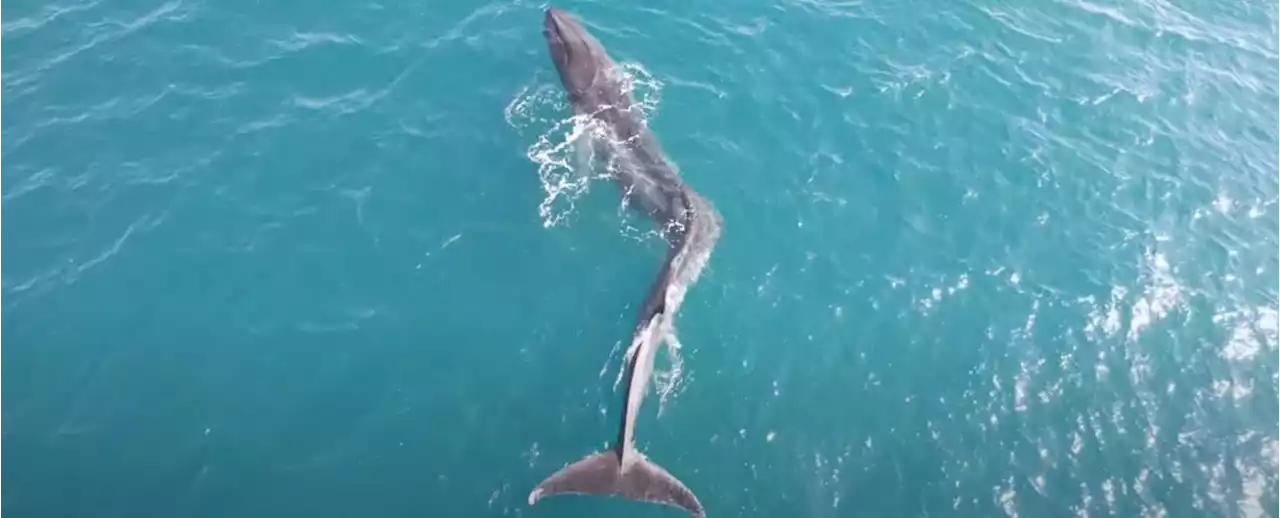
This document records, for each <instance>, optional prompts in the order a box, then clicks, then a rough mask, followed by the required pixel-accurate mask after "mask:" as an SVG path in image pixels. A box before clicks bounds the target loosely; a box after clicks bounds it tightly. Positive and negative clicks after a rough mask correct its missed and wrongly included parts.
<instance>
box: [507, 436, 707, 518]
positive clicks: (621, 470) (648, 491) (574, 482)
mask: <svg viewBox="0 0 1280 518" xmlns="http://www.w3.org/2000/svg"><path fill="white" fill-rule="evenodd" d="M627 457H628V458H627V461H626V463H625V464H624V463H623V462H621V457H620V456H619V455H618V452H617V451H614V450H608V451H602V452H600V453H596V454H592V455H588V456H587V457H586V458H584V459H582V460H580V461H578V462H575V463H573V464H570V465H568V466H565V467H564V468H563V469H561V470H560V471H557V472H555V473H553V474H551V476H549V477H547V479H546V480H543V481H542V483H541V484H538V487H537V488H535V489H534V490H533V492H532V493H529V505H533V504H534V503H536V502H537V501H538V500H539V499H542V498H545V497H548V496H554V495H569V494H577V495H600V496H614V497H622V498H627V499H631V500H637V501H641V502H651V503H656V504H665V505H670V506H673V507H678V508H680V509H684V510H685V511H687V512H688V513H689V514H692V515H693V516H695V517H697V518H704V517H705V516H706V513H705V512H704V511H703V509H702V503H700V502H698V497H697V496H695V495H694V494H693V491H690V490H689V488H688V487H685V485H684V483H682V482H680V480H678V479H676V477H674V476H672V475H671V474H670V473H667V470H665V469H662V466H659V465H657V464H655V463H653V462H650V461H649V459H647V458H645V456H644V455H643V454H641V453H640V452H638V451H636V450H634V449H632V450H631V451H629V452H628V455H627Z"/></svg>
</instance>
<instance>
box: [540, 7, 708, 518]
mask: <svg viewBox="0 0 1280 518" xmlns="http://www.w3.org/2000/svg"><path fill="white" fill-rule="evenodd" d="M543 35H544V36H545V39H546V41H547V47H548V50H549V51H550V54H551V60H552V61H553V62H554V64H555V68H556V71H557V73H558V74H559V76H560V82H561V84H562V85H563V87H564V91H565V94H566V95H567V96H568V100H569V102H570V104H571V105H572V107H573V111H574V113H575V115H576V116H580V117H584V118H589V120H590V121H591V123H593V124H596V125H597V126H598V127H599V128H602V129H603V133H604V136H603V137H596V140H595V141H594V142H593V149H596V150H597V151H598V152H601V153H605V154H607V155H608V158H609V164H610V165H609V174H610V176H611V177H612V179H613V180H614V181H615V182H616V183H617V184H618V186H619V187H620V188H621V190H622V193H623V196H624V198H625V199H626V200H627V202H628V205H629V206H630V207H632V208H633V209H635V210H638V211H639V212H641V213H643V214H645V215H647V216H648V217H649V218H650V219H652V220H653V222H654V223H655V224H656V225H657V227H658V228H659V229H660V233H661V235H662V236H663V239H664V241H665V244H666V254H665V259H664V260H663V262H662V266H661V268H660V269H659V271H658V274H657V276H656V278H655V279H654V280H653V281H652V284H651V285H650V287H649V290H648V292H647V294H646V295H645V298H644V300H643V302H642V303H641V304H640V312H639V315H638V316H637V320H636V324H635V327H634V330H633V332H632V337H631V345H630V346H629V347H628V348H627V351H626V354H625V355H624V358H623V361H624V365H623V368H622V369H623V370H622V376H621V378H622V380H623V387H624V388H625V390H624V391H623V401H622V403H623V404H622V414H621V419H620V423H619V427H618V435H617V438H616V439H615V440H614V441H613V443H612V445H611V446H610V447H609V448H607V449H605V450H604V451H599V452H596V453H592V454H589V455H587V456H586V457H584V458H582V459H581V460H578V461H576V462H573V463H570V464H568V465H566V466H564V467H563V468H562V469H560V470H559V471H556V472H555V473H552V474H551V475H550V476H548V477H547V478H546V479H544V480H543V481H542V482H541V483H539V484H538V485H537V487H535V488H534V489H533V490H532V491H531V492H530V493H529V498H528V501H529V505H534V504H535V503H537V502H538V501H539V500H541V499H543V498H547V497H551V496H555V495H570V494H577V495H597V496H604V497H619V498H625V499H630V500H635V501H640V502H648V503H654V504H663V505H668V506H672V507H676V508H679V509H682V510H684V511H685V512H687V513H689V514H691V515H693V516H695V517H697V518H703V517H705V516H706V512H705V509H704V508H703V505H702V503H701V502H700V501H699V499H698V497H697V495H695V494H694V492H693V491H692V490H690V489H689V488H688V487H687V486H686V485H685V484H684V483H683V482H681V481H680V479H678V478H676V477H675V476H674V475H672V474H671V473H670V472H668V471H667V470H666V469H665V468H663V467H662V466H660V465H658V464H657V463H656V462H654V461H652V460H650V459H649V458H648V457H647V456H646V455H645V454H644V453H643V452H641V451H640V450H639V449H638V448H637V447H636V444H635V428H636V416H637V415H638V414H639V410H640V406H641V404H642V403H643V402H644V399H645V396H646V394H647V391H648V390H649V382H650V381H651V379H652V377H653V366H654V359H655V357H656V355H657V351H658V350H659V349H660V348H661V346H662V345H663V344H664V343H667V342H669V341H670V340H671V339H672V336H673V333H674V317H675V315H676V313H677V312H678V310H679V308H680V305H681V303H682V302H683V300H684V295H685V293H686V292H687V290H688V289H689V287H690V286H691V285H693V284H694V283H695V282H696V281H697V279H698V277H699V275H700V274H701V272H702V269H703V268H704V267H705V265H706V263H707V261H708V260H709V258H710V256H711V252H712V250H713V249H714V247H715V245H716V242H717V241H718V240H719V238H720V234H721V229H722V225H723V222H722V218H721V215H720V213H719V212H718V211H717V210H716V208H715V207H714V206H713V205H712V204H711V202H709V201H708V200H707V199H706V198H704V197H703V196H702V195H700V194H699V193H698V192H696V191H695V190H693V189H692V188H691V187H690V186H689V185H688V184H687V183H685V181H684V180H683V179H682V178H681V177H680V175H679V173H678V170H677V167H676V165H675V164H674V163H673V162H672V161H671V160H670V159H669V158H668V157H667V156H666V154H665V153H664V152H663V150H662V147H661V145H659V143H658V140H657V137H656V136H655V135H654V134H653V132H652V131H651V130H650V129H649V126H648V124H647V121H646V120H645V118H644V115H643V113H641V111H640V110H639V109H638V108H637V106H636V104H635V102H634V100H633V99H632V98H631V96H630V93H629V88H627V83H626V80H625V78H624V77H623V76H622V74H621V70H620V69H619V68H618V66H617V65H616V64H615V62H614V61H613V60H612V59H611V58H610V57H609V55H608V53H606V51H605V49H604V47H603V46H602V45H601V44H600V42H599V41H598V40H597V39H596V38H595V37H593V36H592V35H591V34H590V33H589V32H588V31H587V30H586V28H585V27H584V26H583V24H582V22H581V21H580V20H578V19H577V18H576V17H575V16H573V15H572V14H570V13H568V12H566V11H563V10H561V9H558V8H555V7H551V8H548V9H546V13H545V17H544V21H543ZM667 346H669V347H674V346H675V345H674V344H671V343H667Z"/></svg>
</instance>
